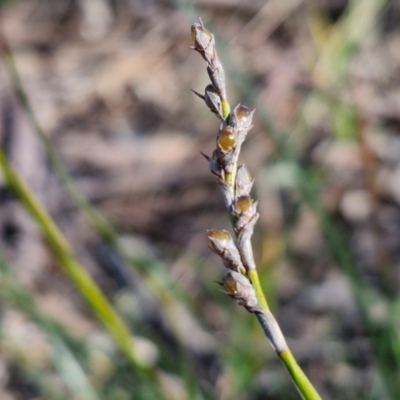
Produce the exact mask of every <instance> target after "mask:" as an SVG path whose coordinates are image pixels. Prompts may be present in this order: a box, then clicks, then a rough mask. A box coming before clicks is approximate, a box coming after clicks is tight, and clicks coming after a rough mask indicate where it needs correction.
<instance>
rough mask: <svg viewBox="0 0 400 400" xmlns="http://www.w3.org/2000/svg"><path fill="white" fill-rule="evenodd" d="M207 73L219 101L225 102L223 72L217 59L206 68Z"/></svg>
mask: <svg viewBox="0 0 400 400" xmlns="http://www.w3.org/2000/svg"><path fill="white" fill-rule="evenodd" d="M207 73H208V76H209V77H210V80H211V82H212V84H213V85H214V86H215V87H216V88H217V89H218V91H219V94H220V96H221V99H222V100H226V89H225V72H224V69H223V67H222V64H221V61H219V58H218V57H215V59H214V60H213V62H212V64H210V65H208V66H207Z"/></svg>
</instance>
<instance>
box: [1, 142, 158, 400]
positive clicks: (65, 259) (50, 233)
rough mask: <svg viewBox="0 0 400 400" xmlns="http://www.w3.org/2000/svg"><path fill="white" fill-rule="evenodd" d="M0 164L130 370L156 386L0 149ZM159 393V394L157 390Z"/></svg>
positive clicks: (116, 320) (115, 317) (121, 326)
mask: <svg viewBox="0 0 400 400" xmlns="http://www.w3.org/2000/svg"><path fill="white" fill-rule="evenodd" d="M0 166H1V168H2V171H3V173H4V177H5V179H6V181H7V183H8V185H9V186H10V187H11V188H12V189H13V190H14V192H15V193H16V194H17V196H18V198H19V199H20V201H21V202H22V203H23V205H24V206H25V208H26V209H27V210H28V211H29V212H30V214H31V215H32V217H33V218H34V219H35V221H36V222H37V224H38V225H39V227H40V228H41V230H42V232H43V234H44V236H45V238H46V240H47V242H48V243H49V245H50V247H51V249H52V250H53V253H54V255H55V256H56V258H57V260H58V261H59V263H60V266H61V267H62V269H63V270H64V272H65V273H66V275H67V276H68V277H69V279H70V280H71V281H72V282H73V283H74V284H75V285H76V287H77V288H78V290H79V291H80V293H81V295H82V296H83V297H84V298H85V300H86V301H87V303H88V304H89V306H90V307H91V308H92V310H93V312H94V313H95V314H96V316H97V318H98V319H99V320H100V321H101V323H102V324H103V325H104V327H105V328H106V330H107V331H108V332H109V334H110V335H111V337H112V338H113V340H114V342H115V343H116V344H117V346H118V347H119V348H120V350H121V352H122V353H123V354H124V355H125V356H126V357H127V359H128V360H129V361H130V363H131V365H132V366H133V367H134V369H135V370H136V371H137V372H138V373H139V374H140V375H141V377H142V378H144V379H146V380H149V381H151V382H153V383H154V384H155V385H156V386H155V387H156V388H158V382H157V380H158V373H159V371H158V370H157V369H156V368H155V367H153V366H152V365H151V364H149V363H147V362H146V360H143V359H141V358H139V356H138V355H137V353H136V349H135V343H134V341H133V338H132V336H131V334H130V332H129V330H128V328H127V327H126V325H125V324H124V322H123V321H122V320H121V318H120V316H119V315H118V314H117V312H116V311H115V310H114V308H113V307H112V305H111V304H110V302H109V301H108V300H107V298H106V297H105V295H104V294H103V292H102V291H101V290H100V288H99V287H98V286H97V284H96V283H95V282H94V281H93V279H92V277H91V276H90V275H89V274H88V272H87V271H86V270H85V269H84V268H83V266H81V265H80V264H79V263H78V261H76V259H75V257H74V255H73V252H72V250H71V248H70V246H69V244H68V242H67V240H66V239H65V237H64V235H63V234H62V233H61V231H60V230H59V228H58V227H57V226H56V224H55V223H54V221H53V220H52V218H51V217H50V215H49V214H48V213H47V212H46V210H45V209H44V208H43V206H42V205H41V204H40V203H39V201H38V200H37V198H36V197H35V195H34V194H33V193H32V191H31V190H30V189H29V187H28V186H27V185H26V184H25V182H24V181H23V180H22V179H21V177H20V176H19V175H18V173H17V172H16V171H15V170H14V169H13V167H12V166H11V164H10V163H9V161H8V159H7V157H6V155H5V154H4V152H3V149H1V148H0ZM159 392H160V394H161V391H159ZM161 398H164V396H161Z"/></svg>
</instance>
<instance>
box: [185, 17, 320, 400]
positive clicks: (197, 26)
mask: <svg viewBox="0 0 400 400" xmlns="http://www.w3.org/2000/svg"><path fill="white" fill-rule="evenodd" d="M191 37H192V42H193V47H192V48H193V49H194V50H195V51H197V52H198V53H199V54H200V55H201V56H202V57H203V59H204V60H205V61H206V63H207V73H208V75H209V78H210V80H211V83H210V84H209V85H207V86H206V88H205V92H204V95H203V94H200V93H197V92H194V93H195V94H196V95H197V96H199V97H200V98H201V99H203V100H204V102H205V103H206V105H207V107H208V108H209V109H210V111H211V112H213V113H214V114H215V115H216V116H217V117H218V118H219V119H220V121H221V123H220V126H219V130H218V135H217V141H216V142H217V147H216V149H215V150H214V152H213V154H212V156H211V157H209V156H207V155H204V154H203V155H204V157H205V158H206V159H207V160H208V163H209V167H210V170H211V172H212V173H213V175H214V176H215V178H216V182H217V184H218V185H219V186H220V188H221V190H222V194H223V198H224V202H225V206H226V209H227V211H228V212H229V214H230V219H231V221H232V225H233V229H234V232H235V239H233V238H232V236H231V235H230V233H229V232H228V231H226V230H217V229H210V230H209V231H208V244H209V247H210V248H211V250H212V251H213V252H214V253H216V254H217V255H218V256H220V257H221V259H222V262H223V264H224V266H225V267H226V271H225V274H224V276H223V279H222V282H221V283H220V284H221V285H222V286H223V287H224V289H225V292H226V294H227V295H229V296H230V297H232V298H233V299H235V300H236V301H237V302H238V304H239V305H241V306H243V307H244V308H245V309H246V310H247V311H248V312H250V313H253V314H255V315H256V317H257V319H258V320H259V322H260V324H261V326H262V329H263V331H264V333H265V335H266V336H267V338H268V340H269V342H270V344H271V345H272V347H273V349H274V350H275V352H276V354H277V355H278V357H279V358H280V360H281V361H282V362H283V364H284V365H285V367H286V369H287V370H288V372H289V374H290V376H291V377H292V379H293V382H294V384H295V386H296V388H297V390H298V391H299V393H300V395H301V396H302V398H303V399H305V400H318V399H321V397H320V395H319V394H318V392H317V391H316V389H315V388H314V386H313V385H312V383H311V382H310V380H309V379H308V378H307V376H306V375H305V374H304V372H303V371H302V369H301V368H300V366H299V365H298V363H297V361H296V359H295V357H294V356H293V354H292V352H291V351H290V349H289V347H288V345H287V343H286V340H285V338H284V336H283V334H282V331H281V329H280V327H279V325H278V322H277V321H276V319H275V317H274V316H273V314H272V313H271V311H270V309H269V306H268V303H267V300H266V297H265V295H264V292H263V289H262V287H261V284H260V279H259V276H258V272H257V268H256V263H255V260H254V256H253V249H252V244H251V237H252V235H253V231H254V226H255V224H256V222H257V220H258V218H259V214H258V213H257V202H254V201H253V199H252V198H251V194H250V191H251V188H252V186H253V183H254V179H253V178H252V176H251V174H250V173H249V171H248V170H247V168H246V166H245V165H239V164H238V159H239V154H240V149H241V146H242V144H243V142H244V140H245V138H246V136H247V133H248V132H249V130H250V129H251V128H252V118H253V114H254V112H255V110H250V109H249V108H247V107H246V106H244V105H242V104H239V105H237V106H236V107H235V108H234V109H233V110H232V111H231V108H230V105H229V102H228V98H227V92H226V87H225V73H224V69H223V66H222V63H221V61H220V60H219V58H218V55H217V51H216V45H215V39H214V35H213V34H212V33H211V32H209V31H208V30H207V29H206V28H205V27H204V25H203V23H202V21H201V20H200V23H194V24H193V25H192V27H191Z"/></svg>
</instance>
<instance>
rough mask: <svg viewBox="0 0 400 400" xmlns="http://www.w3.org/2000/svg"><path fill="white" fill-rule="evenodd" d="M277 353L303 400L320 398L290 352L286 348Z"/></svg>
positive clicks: (318, 399) (317, 399)
mask: <svg viewBox="0 0 400 400" xmlns="http://www.w3.org/2000/svg"><path fill="white" fill-rule="evenodd" d="M278 355H279V358H280V359H281V361H282V362H283V364H284V365H285V367H286V369H287V370H288V372H289V374H290V376H291V377H292V379H293V382H294V384H295V385H296V387H297V390H298V391H299V393H300V395H301V397H302V398H303V399H305V400H320V399H321V397H320V395H319V394H318V392H317V391H316V390H315V388H314V386H313V385H312V384H311V382H310V381H309V379H308V378H307V376H306V375H305V373H304V372H303V370H302V369H301V368H300V366H299V364H297V361H296V359H295V358H294V356H293V354H292V352H291V351H290V350H289V349H287V350H284V351H283V352H282V353H280V354H278Z"/></svg>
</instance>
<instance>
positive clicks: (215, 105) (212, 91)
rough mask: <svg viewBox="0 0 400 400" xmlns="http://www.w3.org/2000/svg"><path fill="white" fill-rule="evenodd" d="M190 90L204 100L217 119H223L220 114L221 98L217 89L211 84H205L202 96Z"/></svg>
mask: <svg viewBox="0 0 400 400" xmlns="http://www.w3.org/2000/svg"><path fill="white" fill-rule="evenodd" d="M192 92H193V93H194V94H196V95H197V96H199V97H200V98H201V99H203V100H204V102H205V103H206V105H207V107H208V108H209V109H210V111H211V112H212V113H214V114H215V115H216V116H217V117H218V118H219V119H221V120H224V118H223V116H222V104H221V98H220V97H219V92H218V90H217V89H216V88H215V87H214V86H213V85H212V84H209V85H207V86H206V89H205V92H204V96H203V95H201V94H200V93H197V92H195V91H194V90H193V89H192Z"/></svg>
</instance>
